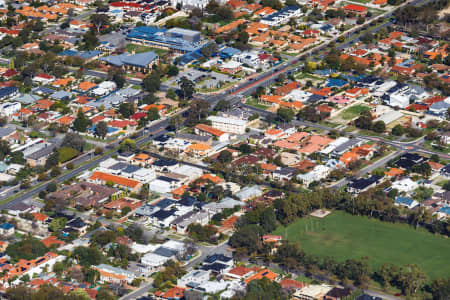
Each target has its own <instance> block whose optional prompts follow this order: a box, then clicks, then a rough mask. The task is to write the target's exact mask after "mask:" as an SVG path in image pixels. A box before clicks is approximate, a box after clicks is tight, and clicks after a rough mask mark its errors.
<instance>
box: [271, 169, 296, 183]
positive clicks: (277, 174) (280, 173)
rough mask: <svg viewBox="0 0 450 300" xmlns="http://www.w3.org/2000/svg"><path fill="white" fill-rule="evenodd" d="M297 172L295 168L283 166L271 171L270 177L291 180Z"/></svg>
mask: <svg viewBox="0 0 450 300" xmlns="http://www.w3.org/2000/svg"><path fill="white" fill-rule="evenodd" d="M297 173H298V170H297V169H296V168H292V167H285V168H281V169H278V170H275V171H273V172H272V177H273V179H274V180H278V181H286V180H291V179H292V178H294V176H295V175H296V174H297Z"/></svg>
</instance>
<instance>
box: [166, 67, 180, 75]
mask: <svg viewBox="0 0 450 300" xmlns="http://www.w3.org/2000/svg"><path fill="white" fill-rule="evenodd" d="M178 72H180V70H178V67H177V66H176V65H170V66H169V67H168V68H167V75H169V76H177V75H178Z"/></svg>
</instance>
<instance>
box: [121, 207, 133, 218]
mask: <svg viewBox="0 0 450 300" xmlns="http://www.w3.org/2000/svg"><path fill="white" fill-rule="evenodd" d="M130 211H131V208H130V207H129V206H125V207H124V208H122V212H121V213H120V214H121V216H122V217H124V216H126V215H127V214H128V213H130Z"/></svg>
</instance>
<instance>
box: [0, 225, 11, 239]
mask: <svg viewBox="0 0 450 300" xmlns="http://www.w3.org/2000/svg"><path fill="white" fill-rule="evenodd" d="M0 234H1V235H4V236H10V235H12V234H14V225H13V224H10V223H2V224H0Z"/></svg>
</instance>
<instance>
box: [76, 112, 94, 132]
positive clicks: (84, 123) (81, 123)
mask: <svg viewBox="0 0 450 300" xmlns="http://www.w3.org/2000/svg"><path fill="white" fill-rule="evenodd" d="M89 125H91V120H89V119H88V118H87V117H86V115H85V114H84V112H83V111H82V110H81V109H79V110H78V113H77V117H76V119H75V121H73V129H74V130H75V131H78V132H85V131H86V130H87V128H88V127H89Z"/></svg>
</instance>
